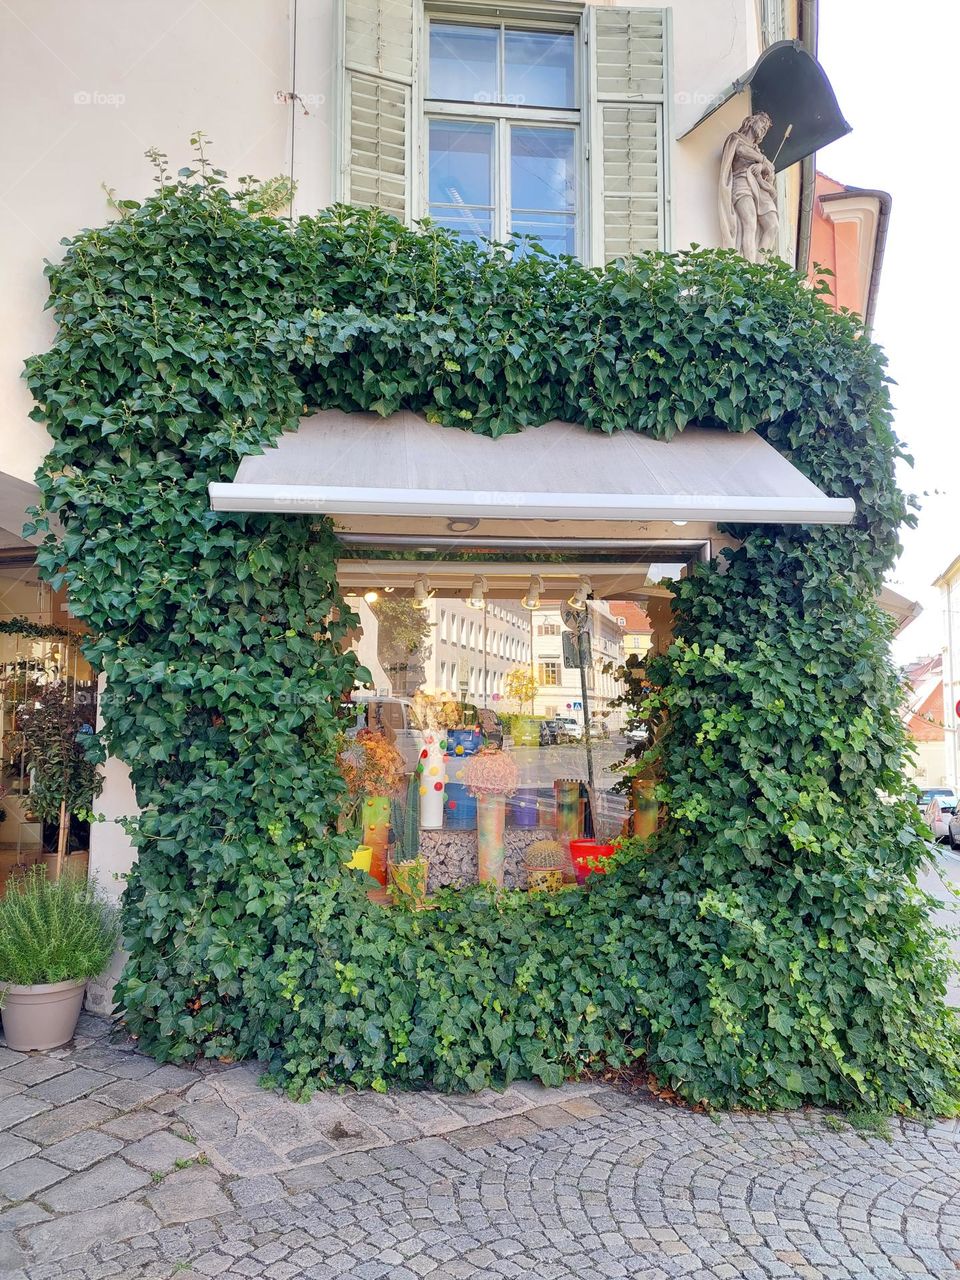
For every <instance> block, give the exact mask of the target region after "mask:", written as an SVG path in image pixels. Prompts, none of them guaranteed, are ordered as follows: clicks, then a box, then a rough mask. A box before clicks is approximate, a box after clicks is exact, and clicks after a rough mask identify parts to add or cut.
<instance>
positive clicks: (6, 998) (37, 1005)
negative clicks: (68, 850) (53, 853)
mask: <svg viewBox="0 0 960 1280" xmlns="http://www.w3.org/2000/svg"><path fill="white" fill-rule="evenodd" d="M118 938H119V929H118V925H117V917H116V913H115V911H114V909H113V908H112V907H111V906H109V905H108V904H107V903H106V902H105V901H103V899H101V898H100V897H98V895H97V893H96V891H95V890H94V889H93V888H92V887H91V886H90V885H88V884H87V882H86V881H85V880H82V879H80V878H79V877H78V876H76V875H69V874H68V875H64V876H62V877H61V879H59V880H48V879H47V878H46V875H45V874H44V870H43V868H42V867H35V868H33V869H32V870H31V871H30V872H29V873H28V874H27V875H26V876H25V877H24V878H23V879H22V880H11V881H9V882H8V884H7V891H6V896H5V897H4V898H3V900H2V901H0V1009H2V1017H3V1030H4V1034H5V1036H6V1039H7V1044H8V1046H9V1047H10V1048H11V1049H19V1050H28V1049H56V1048H58V1047H59V1046H60V1045H63V1044H66V1043H67V1042H68V1041H69V1040H71V1039H72V1038H73V1033H74V1030H75V1029H76V1025H77V1018H78V1017H79V1016H80V1006H81V1005H82V1003H83V993H84V989H85V988H86V985H87V982H88V980H89V979H90V978H95V977H97V976H98V975H99V974H101V973H103V971H104V969H106V967H107V965H108V964H109V963H110V959H111V957H112V955H113V953H114V951H115V949H116V946H117V941H118Z"/></svg>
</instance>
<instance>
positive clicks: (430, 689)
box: [343, 575, 648, 902]
mask: <svg viewBox="0 0 960 1280" xmlns="http://www.w3.org/2000/svg"><path fill="white" fill-rule="evenodd" d="M419 581H421V579H420V577H416V578H414V577H413V576H411V580H410V582H411V585H410V586H409V587H407V588H404V587H403V586H397V587H395V588H393V589H384V590H383V591H379V592H368V593H360V592H358V593H356V594H351V595H348V603H349V605H350V607H351V608H352V609H354V610H355V612H356V613H357V615H358V617H359V627H358V628H357V631H356V633H355V635H354V637H353V645H354V647H355V649H356V650H357V653H358V656H359V658H360V660H361V662H362V663H363V665H364V667H365V668H366V669H367V671H368V672H369V674H370V683H369V685H368V686H367V687H362V688H357V689H355V690H354V691H353V693H352V694H351V695H350V708H349V711H348V712H347V714H346V717H345V724H346V726H347V727H346V729H345V737H346V739H347V741H348V742H349V741H351V740H352V741H353V742H354V743H356V742H359V743H361V744H363V743H367V744H368V745H369V744H370V743H371V742H372V741H374V740H376V739H377V738H379V739H382V740H383V742H384V743H385V744H387V745H388V746H389V747H390V748H391V749H393V751H394V752H395V754H396V757H397V759H399V760H402V777H397V778H396V779H394V785H393V788H392V793H391V794H390V795H389V796H376V797H370V799H371V800H373V801H375V802H377V803H378V804H380V805H381V806H382V807H381V808H380V809H378V814H379V815H381V816H382V815H383V814H386V815H387V819H386V821H385V822H384V823H383V824H382V826H381V835H382V838H381V841H380V842H379V843H378V841H377V840H376V839H375V838H373V836H372V835H371V833H370V832H369V831H368V830H367V829H366V828H365V829H364V832H363V841H362V844H363V846H368V847H370V849H371V850H372V863H371V868H370V871H371V874H372V875H373V876H374V878H375V879H376V880H377V881H378V882H379V883H380V884H381V885H382V886H386V887H387V888H388V889H389V891H390V894H391V896H392V897H393V898H394V899H397V898H399V897H402V898H404V899H405V900H407V901H417V902H420V901H421V900H422V899H423V898H424V896H425V895H426V894H428V893H433V892H435V891H436V890H438V889H441V888H446V887H453V888H463V887H465V886H467V885H471V884H476V883H489V884H491V885H493V886H495V887H505V888H512V889H526V890H530V891H532V892H543V891H557V890H558V889H561V888H563V887H572V886H575V885H577V884H582V883H584V882H585V881H586V880H587V878H588V877H589V876H590V875H596V874H603V871H604V863H605V859H607V858H609V857H610V855H611V854H612V853H613V852H614V850H615V841H616V839H617V838H618V837H619V836H620V835H623V834H626V833H627V830H628V827H629V826H630V824H631V821H632V819H631V804H632V801H631V788H630V787H629V785H628V780H627V779H626V778H625V776H624V767H625V765H626V764H627V763H628V762H630V761H632V760H634V759H636V758H637V757H638V756H639V755H640V754H641V753H642V751H643V750H645V749H646V746H647V745H648V744H647V740H646V739H645V738H643V736H642V735H638V734H637V732H636V718H635V716H633V715H632V713H631V714H630V715H628V711H627V708H626V707H625V706H624V704H623V694H624V691H625V685H624V681H623V675H624V664H625V662H626V661H627V658H628V656H629V655H628V653H627V650H626V647H625V635H626V633H625V626H624V618H625V608H624V602H619V603H618V602H613V603H611V602H608V601H604V600H599V599H596V598H594V597H593V595H592V593H591V592H590V591H589V583H588V582H586V583H582V584H581V585H580V586H575V587H574V588H573V589H572V591H573V594H572V595H571V597H570V598H569V599H567V598H566V596H561V595H558V594H555V588H554V595H553V597H552V598H551V588H549V587H547V586H545V585H544V583H543V582H542V581H539V580H538V581H537V582H536V583H534V586H533V588H532V593H531V591H527V592H526V594H525V595H523V598H522V599H521V598H520V595H519V594H518V596H517V597H516V598H512V599H511V598H507V597H506V596H503V597H499V598H498V597H495V596H492V595H490V594H488V592H487V581H486V579H485V578H480V577H470V576H469V575H467V576H466V577H465V585H464V588H463V590H462V593H460V594H454V593H451V594H440V593H437V592H433V591H429V590H421V591H420V592H417V591H415V590H414V589H413V584H414V583H415V582H419ZM577 592H579V593H580V594H579V595H578V594H577ZM521 594H522V593H521ZM371 595H374V596H375V597H376V598H375V599H373V600H370V599H369V598H368V597H369V596H371ZM638 611H639V612H641V613H642V608H641V607H640V606H638V605H636V604H632V605H631V608H630V609H629V610H627V611H626V612H628V613H630V616H631V625H635V621H634V619H635V615H636V613H637V612H638ZM631 660H632V661H633V662H636V659H635V658H633V659H631ZM351 751H352V748H351V747H350V746H347V748H346V749H345V752H344V753H343V754H344V758H345V759H346V760H347V761H348V762H349V761H350V759H351ZM381 844H382V845H383V851H382V854H381V852H380V845H381ZM351 865H356V864H351ZM397 868H402V870H400V871H398V870H397ZM421 881H423V884H421Z"/></svg>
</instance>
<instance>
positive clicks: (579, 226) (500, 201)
mask: <svg viewBox="0 0 960 1280" xmlns="http://www.w3.org/2000/svg"><path fill="white" fill-rule="evenodd" d="M534 15H535V16H534ZM582 15H583V6H582V5H580V4H577V5H575V6H574V5H570V6H566V7H564V8H560V7H559V6H558V5H556V4H551V5H541V4H538V3H536V0H535V2H534V4H532V5H531V4H512V3H504V4H500V5H497V6H496V7H495V8H494V7H488V6H484V5H476V6H475V5H472V4H470V3H464V4H463V5H462V6H460V5H456V4H454V5H449V4H447V5H442V4H441V5H436V6H434V5H426V6H424V8H423V9H422V10H421V17H420V27H419V31H418V35H417V40H416V44H417V51H418V53H417V56H418V59H419V75H418V76H417V93H416V95H415V102H414V113H415V114H414V134H415V137H416V152H417V166H416V167H417V180H416V182H415V183H414V192H413V202H414V217H415V218H424V217H427V216H429V211H430V190H429V184H430V173H429V154H430V144H429V132H430V120H431V119H440V118H446V119H450V118H453V119H456V120H463V121H464V122H465V123H470V122H473V123H483V122H486V123H490V122H491V121H492V122H493V123H494V124H495V126H496V128H495V146H496V158H495V173H494V192H493V239H494V241H497V242H500V241H503V240H506V239H507V238H508V237H509V226H508V222H509V217H510V208H511V191H510V165H509V147H508V145H507V143H508V131H509V127H510V124H511V123H521V124H524V125H530V126H532V127H536V126H540V127H542V128H546V127H550V126H553V127H557V126H561V127H564V128H572V129H573V131H574V155H575V165H576V188H577V189H576V200H575V203H574V256H575V257H577V258H579V259H580V261H581V262H587V261H588V260H589V249H590V244H591V239H590V221H589V218H590V208H591V205H590V190H591V186H590V174H589V170H588V149H587V125H588V122H589V112H590V109H591V104H590V102H589V101H588V99H589V97H590V77H589V73H588V67H587V60H586V40H585V32H584V23H583V21H582ZM431 22H446V23H454V24H458V25H460V26H485V27H500V28H501V30H506V29H508V28H513V29H520V30H524V31H537V30H541V31H569V32H571V33H572V35H573V37H574V77H575V80H574V95H575V101H576V103H577V105H576V106H575V107H514V106H509V105H508V104H506V103H472V102H471V103H466V102H449V101H447V100H446V99H439V98H431V97H430V96H429V80H430V23H431ZM503 47H504V46H503V41H502V40H501V43H500V51H501V52H500V56H501V63H502V57H503ZM501 73H502V65H501Z"/></svg>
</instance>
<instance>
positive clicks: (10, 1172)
mask: <svg viewBox="0 0 960 1280" xmlns="http://www.w3.org/2000/svg"><path fill="white" fill-rule="evenodd" d="M64 1177H66V1172H65V1170H63V1169H61V1167H60V1166H59V1165H58V1164H51V1162H50V1161H49V1160H44V1159H43V1158H42V1157H41V1156H28V1158H27V1159H26V1160H18V1161H17V1163H16V1164H10V1165H7V1167H6V1169H2V1170H0V1195H2V1196H6V1198H7V1199H8V1200H12V1201H17V1200H29V1199H30V1197H31V1196H33V1195H35V1194H36V1193H37V1192H38V1191H42V1190H43V1189H44V1187H49V1186H52V1185H53V1183H55V1182H59V1181H60V1179H61V1178H64Z"/></svg>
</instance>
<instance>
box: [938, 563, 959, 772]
mask: <svg viewBox="0 0 960 1280" xmlns="http://www.w3.org/2000/svg"><path fill="white" fill-rule="evenodd" d="M933 585H934V586H935V587H939V588H940V605H941V610H942V617H943V642H944V643H943V725H944V745H945V751H946V773H947V779H946V781H947V785H948V786H952V787H953V789H954V791H956V792H957V793H958V794H960V556H957V558H956V559H955V560H953V561H952V562H951V563H950V564H949V565H948V566H947V568H946V569H945V570H944V571H943V573H942V574H940V576H939V577H938V578H937V579H936V580H935V582H934V584H933Z"/></svg>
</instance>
